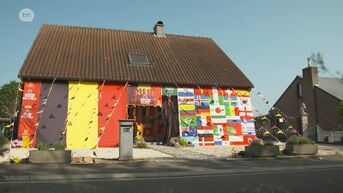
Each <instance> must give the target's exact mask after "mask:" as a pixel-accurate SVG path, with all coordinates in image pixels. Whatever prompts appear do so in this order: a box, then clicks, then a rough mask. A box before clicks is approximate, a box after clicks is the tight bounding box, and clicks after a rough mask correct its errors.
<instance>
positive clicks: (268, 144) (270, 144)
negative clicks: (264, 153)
mask: <svg viewBox="0 0 343 193" xmlns="http://www.w3.org/2000/svg"><path fill="white" fill-rule="evenodd" d="M272 145H274V143H273V142H271V141H267V142H264V146H272Z"/></svg>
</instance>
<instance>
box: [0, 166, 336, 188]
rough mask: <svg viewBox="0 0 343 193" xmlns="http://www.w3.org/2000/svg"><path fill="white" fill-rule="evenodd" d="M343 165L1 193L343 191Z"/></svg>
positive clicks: (64, 184)
mask: <svg viewBox="0 0 343 193" xmlns="http://www.w3.org/2000/svg"><path fill="white" fill-rule="evenodd" d="M342 179H343V168H329V169H311V170H298V171H280V172H252V173H237V174H214V175H195V176H186V177H183V176H172V177H152V178H151V177H148V178H144V177H140V178H137V179H115V180H113V179H108V180H104V179H99V180H97V179H93V180H67V181H63V180H62V181H58V180H53V181H50V180H44V181H31V182H24V181H23V182H18V181H17V182H15V181H13V182H8V183H1V184H0V192H6V193H12V192H13V193H14V192H16V193H23V192H28V193H30V192H32V193H47V192H61V193H69V192H79V193H88V192H101V193H105V192H113V193H121V192H130V193H134V192H139V193H152V192H159V193H184V192H192V193H193V192H194V193H202V192H204V193H205V192H206V193H209V192H211V193H212V192H213V193H220V192H226V193H227V192H237V193H243V192H249V193H278V192H280V193H298V192H299V193H305V192H310V193H315V192H318V193H325V192H327V193H336V192H337V193H342V192H343V181H342Z"/></svg>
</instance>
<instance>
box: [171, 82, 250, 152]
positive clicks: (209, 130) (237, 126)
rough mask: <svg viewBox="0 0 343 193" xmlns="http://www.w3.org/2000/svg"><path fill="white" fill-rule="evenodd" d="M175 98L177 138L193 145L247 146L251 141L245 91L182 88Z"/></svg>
mask: <svg viewBox="0 0 343 193" xmlns="http://www.w3.org/2000/svg"><path fill="white" fill-rule="evenodd" d="M177 96H178V102H179V115H180V131H181V133H182V136H181V137H184V138H185V139H186V140H188V141H190V142H192V143H193V144H198V145H201V146H211V145H247V144H248V142H249V140H248V139H253V138H255V136H256V133H255V127H254V124H253V121H252V120H253V114H252V110H251V100H250V94H249V91H247V90H234V89H222V88H216V87H212V88H211V87H205V88H201V87H195V88H190V87H185V88H178V93H177ZM195 126H197V132H191V131H195ZM195 133H196V134H197V135H195ZM196 136H197V137H196Z"/></svg>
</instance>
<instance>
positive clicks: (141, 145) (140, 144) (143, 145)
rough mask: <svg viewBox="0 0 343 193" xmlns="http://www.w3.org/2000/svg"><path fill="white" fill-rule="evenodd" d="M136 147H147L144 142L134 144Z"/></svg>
mask: <svg viewBox="0 0 343 193" xmlns="http://www.w3.org/2000/svg"><path fill="white" fill-rule="evenodd" d="M136 147H137V148H147V147H148V146H147V144H146V143H144V142H139V143H137V144H136Z"/></svg>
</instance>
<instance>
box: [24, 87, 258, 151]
mask: <svg viewBox="0 0 343 193" xmlns="http://www.w3.org/2000/svg"><path fill="white" fill-rule="evenodd" d="M128 105H130V107H133V108H136V106H137V107H141V108H147V109H150V108H149V107H152V106H154V107H156V108H161V110H160V111H161V113H160V114H158V115H156V113H153V112H150V111H145V112H147V113H146V114H145V116H150V117H149V120H150V118H153V117H154V119H156V118H158V119H160V120H158V122H156V121H155V122H156V123H158V124H156V125H158V128H159V129H158V135H159V136H162V138H163V136H164V138H165V136H167V137H168V136H172V135H173V136H175V135H178V134H179V135H180V136H181V137H183V138H185V139H186V140H187V141H189V142H191V143H192V144H194V145H200V146H213V145H224V146H225V145H247V144H248V143H249V142H250V141H251V140H252V139H254V138H255V137H256V133H255V128H254V123H253V114H252V108H251V99H250V93H249V91H246V90H234V89H222V88H216V87H203V88H200V87H195V88H194V87H179V88H176V87H162V86H161V85H148V84H138V86H127V84H125V85H124V84H119V83H105V82H99V83H98V82H75V81H69V82H66V81H65V82H59V81H57V82H53V83H51V82H42V83H40V82H25V83H24V90H23V98H22V108H21V114H20V123H19V130H18V136H19V137H21V138H22V140H23V142H24V144H25V147H35V146H36V144H39V143H46V144H48V145H53V144H55V143H65V144H66V146H67V148H87V149H93V148H97V147H115V146H118V145H119V123H118V120H119V119H124V118H127V117H128V111H127V110H128V107H129V106H128ZM175 105H176V106H175ZM137 109H138V110H139V108H137ZM151 109H153V108H151ZM137 121H139V120H137ZM147 124H148V123H147ZM149 124H151V123H149ZM152 125H153V124H152ZM147 128H148V127H147V126H146V128H145V132H149V131H150V130H151V131H153V130H155V129H150V130H149V129H147ZM167 128H168V129H167ZM165 131H169V133H167V134H166V133H165ZM142 133H143V131H142ZM36 141H37V143H36Z"/></svg>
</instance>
